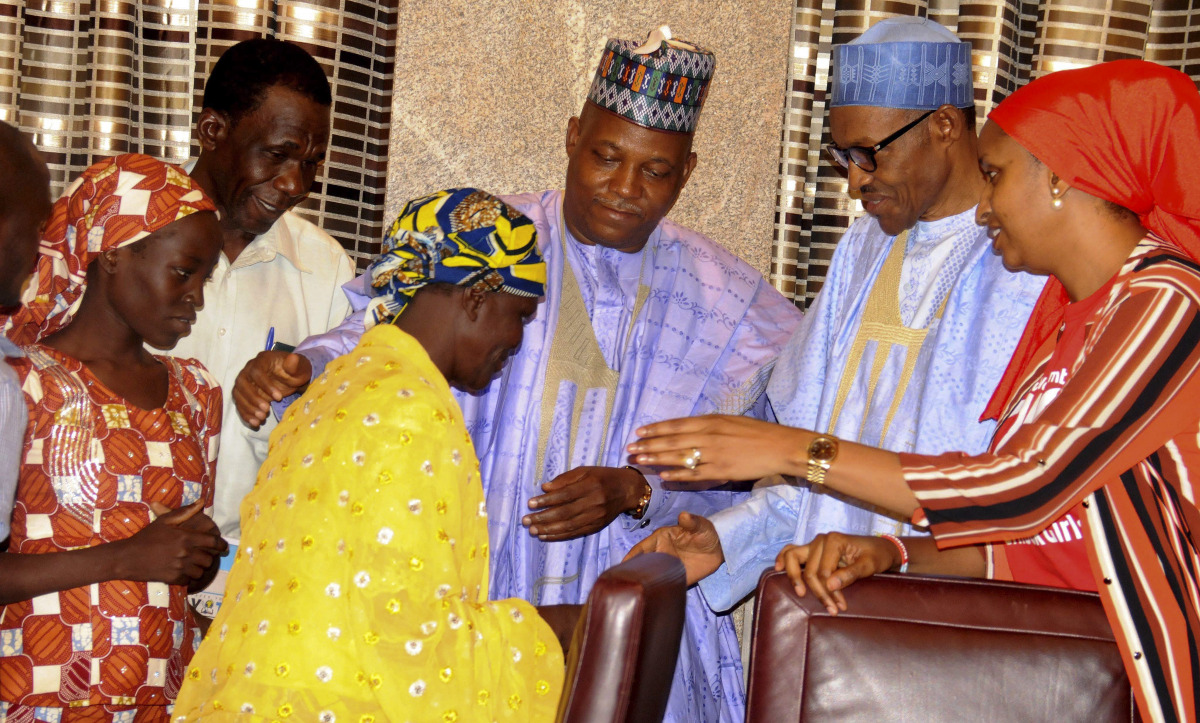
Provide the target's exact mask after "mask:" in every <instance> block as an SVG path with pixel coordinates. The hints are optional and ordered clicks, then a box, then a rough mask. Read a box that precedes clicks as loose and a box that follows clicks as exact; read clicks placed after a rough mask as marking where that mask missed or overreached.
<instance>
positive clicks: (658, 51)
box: [588, 25, 717, 133]
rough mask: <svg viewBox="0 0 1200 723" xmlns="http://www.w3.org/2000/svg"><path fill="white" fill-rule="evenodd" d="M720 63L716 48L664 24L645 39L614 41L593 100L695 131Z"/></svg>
mask: <svg viewBox="0 0 1200 723" xmlns="http://www.w3.org/2000/svg"><path fill="white" fill-rule="evenodd" d="M716 65H717V61H716V58H715V57H713V54H712V53H710V52H709V51H707V50H705V49H704V48H701V47H700V46H698V45H695V44H693V43H689V42H686V41H682V40H675V39H672V38H671V30H670V28H668V27H667V26H665V25H664V26H662V27H661V28H658V29H657V30H654V31H652V32H651V33H650V36H649V38H648V39H647V40H646V42H644V43H638V42H637V41H634V40H609V41H608V42H607V43H606V44H605V45H604V53H603V54H601V56H600V65H599V66H597V68H596V77H595V78H594V79H593V80H592V87H591V89H590V90H589V91H588V100H589V101H591V102H592V103H595V104H596V105H598V106H600V107H601V108H604V109H605V110H609V111H612V112H613V113H616V114H617V115H619V116H622V117H623V118H625V119H627V120H630V121H633V122H634V123H637V124H638V125H640V126H645V127H646V128H654V129H656V130H662V131H674V132H677V133H692V132H694V131H695V130H696V123H697V122H698V121H699V119H700V109H701V107H703V105H704V99H705V98H706V97H707V96H708V86H709V83H710V82H712V76H713V71H714V70H715V68H716Z"/></svg>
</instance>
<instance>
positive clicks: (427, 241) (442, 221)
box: [363, 188, 546, 329]
mask: <svg viewBox="0 0 1200 723" xmlns="http://www.w3.org/2000/svg"><path fill="white" fill-rule="evenodd" d="M383 248H384V251H383V253H382V254H380V256H379V257H378V258H377V259H375V261H374V262H373V263H372V264H371V267H370V268H369V269H367V276H368V278H369V279H370V280H371V289H370V293H371V296H372V297H373V298H372V299H371V301H370V302H368V304H367V315H366V318H365V319H364V320H363V325H364V326H365V327H366V328H368V329H370V328H371V327H373V326H375V325H376V324H383V323H387V322H390V321H393V320H394V319H395V318H396V317H397V316H399V314H400V312H401V311H403V310H404V307H405V306H407V305H408V302H409V301H411V300H412V298H413V296H415V295H416V293H417V291H419V290H420V289H421V288H422V287H423V286H425V285H427V284H431V283H446V284H455V285H457V286H467V287H475V286H478V287H481V288H483V289H484V290H486V291H506V292H508V293H510V294H516V295H517V296H532V297H538V296H541V295H542V294H543V293H544V292H545V287H546V263H545V262H544V261H543V260H542V254H541V252H540V251H539V250H538V247H537V230H536V228H535V227H534V225H533V221H531V220H529V218H528V217H527V216H525V215H524V214H522V213H520V212H518V211H517V210H515V209H513V208H512V207H511V206H509V205H508V204H506V203H504V202H503V201H501V200H500V199H498V198H496V197H495V196H493V195H491V194H490V193H487V192H486V191H480V190H479V189H477V188H451V189H448V190H445V191H437V192H436V193H432V194H430V195H428V196H423V197H421V198H417V199H413V200H412V201H409V202H408V203H407V204H405V206H404V209H403V210H401V211H400V215H399V216H398V217H397V218H396V220H395V221H394V222H393V223H392V227H391V228H390V229H388V232H387V234H386V235H385V236H384V239H383Z"/></svg>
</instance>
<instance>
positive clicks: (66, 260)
mask: <svg viewBox="0 0 1200 723" xmlns="http://www.w3.org/2000/svg"><path fill="white" fill-rule="evenodd" d="M216 210H217V207H216V206H215V205H214V204H213V202H212V201H211V200H210V199H209V198H208V196H206V195H204V191H202V190H201V189H200V186H199V185H198V184H197V183H196V182H195V181H193V180H192V179H191V177H189V176H188V175H187V174H186V173H184V172H183V170H182V169H180V168H179V167H178V166H172V165H171V164H169V163H164V162H162V161H159V160H157V159H155V158H151V157H150V156H143V155H139V154H127V155H122V156H114V157H112V158H106V159H104V160H102V161H99V162H97V163H95V164H93V165H92V166H91V167H89V168H88V169H87V170H86V171H84V172H83V174H82V175H81V176H80V177H79V178H77V179H76V180H75V182H74V183H72V184H71V187H70V188H68V189H67V192H66V193H64V194H63V196H62V197H61V198H59V199H58V201H56V202H55V204H54V208H53V209H52V210H51V212H50V219H49V220H48V221H47V222H46V230H45V231H43V232H42V241H41V245H40V246H39V248H38V261H37V272H36V278H35V281H34V283H36V296H34V298H33V299H31V300H28V301H27V303H26V304H25V305H24V306H23V307H22V308H21V309H20V310H19V311H17V312H16V313H14V314H13V315H12V316H11V317H9V318H7V319H4V333H5V335H6V336H8V338H9V339H11V340H12V341H13V342H14V343H16V344H19V345H26V344H32V343H34V342H36V341H38V340H39V339H42V338H44V337H46V336H48V335H50V334H52V333H54V332H55V331H58V330H59V329H61V328H63V327H64V326H66V325H67V324H68V323H69V322H70V320H71V318H72V317H73V316H74V315H75V311H76V310H77V309H78V308H79V300H80V298H81V297H82V296H83V290H84V286H85V285H86V283H87V267H88V264H89V263H91V261H92V259H93V258H95V257H96V256H97V255H98V254H100V253H101V252H102V251H107V250H109V249H115V248H119V247H121V246H125V245H127V244H131V243H133V242H134V241H138V240H140V239H143V238H145V237H147V236H149V235H150V234H152V233H154V232H155V231H158V230H159V229H161V228H163V227H164V226H167V225H169V224H172V223H174V222H175V221H178V220H179V219H181V218H184V217H185V216H190V215H191V214H193V213H197V212H199V211H216ZM27 293H28V292H27Z"/></svg>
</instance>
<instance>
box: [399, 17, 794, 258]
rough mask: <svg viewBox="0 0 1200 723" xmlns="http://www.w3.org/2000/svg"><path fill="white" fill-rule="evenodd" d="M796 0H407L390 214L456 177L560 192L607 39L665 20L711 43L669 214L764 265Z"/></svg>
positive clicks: (494, 187) (459, 181)
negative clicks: (687, 174) (699, 111)
mask: <svg viewBox="0 0 1200 723" xmlns="http://www.w3.org/2000/svg"><path fill="white" fill-rule="evenodd" d="M791 9H792V4H791V2H789V1H788V0H671V1H667V0H648V1H646V2H641V3H613V2H600V1H599V0H517V1H516V2H507V3H480V2H479V1H478V0H406V1H405V2H403V3H402V4H401V9H400V16H399V19H398V27H399V30H398V38H397V42H396V79H395V85H394V87H395V97H394V100H393V105H392V130H391V138H390V147H389V164H388V188H387V216H388V218H391V217H393V216H394V215H395V214H396V213H397V212H398V211H399V209H400V207H401V205H402V204H403V203H404V202H405V201H406V200H408V199H409V198H412V197H414V196H418V195H421V194H423V193H426V192H428V191H431V190H434V189H438V188H445V187H449V186H456V185H459V186H461V185H473V186H478V187H481V188H484V189H487V190H489V191H493V192H496V193H517V192H524V191H535V190H542V189H546V188H560V187H561V186H562V183H563V174H564V172H565V170H566V153H565V151H564V150H563V140H564V136H565V132H566V124H567V119H568V118H570V117H571V116H572V115H574V114H576V113H578V112H579V108H580V107H581V106H582V104H583V101H584V98H585V97H586V96H587V91H588V87H589V86H590V84H591V79H592V75H593V73H594V71H595V64H596V62H597V60H598V59H599V56H600V52H601V50H602V48H603V46H604V42H605V40H606V39H607V38H609V37H619V38H630V39H637V40H641V39H642V38H644V37H645V35H646V33H647V32H648V31H649V30H651V29H652V28H654V27H656V26H658V25H660V24H664V23H665V24H668V25H670V26H671V29H672V30H673V32H674V34H675V36H676V37H679V38H683V39H686V40H690V41H692V42H695V43H698V44H700V45H703V46H705V47H707V48H708V49H710V50H712V51H713V52H714V53H715V54H716V56H717V71H716V79H715V81H714V83H713V85H712V88H711V90H710V93H709V96H708V101H707V103H706V104H705V109H704V114H703V115H702V116H701V120H700V126H699V130H698V131H697V134H696V141H695V146H694V150H695V151H696V153H697V155H698V156H699V159H700V160H699V164H698V165H697V167H696V171H695V172H694V173H693V174H692V180H691V182H690V183H689V184H688V186H687V188H686V189H684V192H683V194H682V195H681V196H680V199H679V202H678V204H677V205H676V206H675V209H674V210H673V211H672V212H671V218H673V219H674V220H675V221H677V222H679V223H682V224H684V225H686V226H690V227H692V228H695V229H697V230H699V231H701V232H703V233H706V234H708V235H709V236H711V237H712V238H714V239H716V240H717V241H719V242H721V243H722V244H724V245H725V246H726V247H727V248H729V249H730V250H732V251H734V252H735V253H737V254H738V255H740V256H741V257H742V258H744V259H746V260H747V261H748V262H750V263H751V264H752V265H753V266H754V267H755V268H757V269H759V270H761V271H764V272H765V271H766V270H767V268H768V264H769V260H770V254H771V236H772V229H773V221H774V208H775V189H776V184H777V182H778V174H779V152H780V151H779V147H780V146H779V139H780V129H781V125H782V117H783V106H782V104H783V95H784V87H785V85H786V75H787V60H788V58H787V53H788V51H789V48H790V47H791V44H790V40H789V37H788V34H789V30H790V25H789V23H790V17H791Z"/></svg>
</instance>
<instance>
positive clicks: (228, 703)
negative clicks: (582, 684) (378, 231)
mask: <svg viewBox="0 0 1200 723" xmlns="http://www.w3.org/2000/svg"><path fill="white" fill-rule="evenodd" d="M385 247H387V248H390V249H391V250H390V251H388V252H385V254H384V255H383V256H382V257H381V258H380V259H379V260H377V261H376V262H375V264H374V265H373V266H372V267H371V270H370V271H369V272H368V273H370V274H371V279H372V287H373V291H374V293H375V295H376V297H375V298H374V299H373V300H372V303H371V305H370V307H369V308H368V318H367V322H366V323H367V325H368V327H373V328H370V329H369V331H368V332H367V334H366V335H365V336H364V337H363V339H362V341H361V342H360V343H359V345H358V347H357V348H355V350H354V351H353V352H351V353H350V354H348V355H346V356H344V357H341V358H339V359H338V360H336V361H334V362H333V363H331V364H330V365H329V367H328V368H327V369H326V371H325V373H324V374H322V375H321V376H320V377H319V378H317V379H316V380H314V382H313V383H312V385H311V386H310V387H309V389H308V391H307V392H306V393H305V395H304V396H303V397H302V398H301V399H300V400H299V401H298V402H296V403H295V404H293V405H292V406H291V408H290V409H289V411H288V412H287V415H286V417H285V418H284V420H283V421H282V423H281V424H280V425H279V427H278V429H276V431H275V432H274V434H273V435H272V438H271V450H270V453H269V455H268V458H267V461H266V463H265V464H264V465H263V468H262V469H261V470H260V471H259V477H258V482H257V485H256V487H255V488H254V490H253V491H252V492H251V493H250V494H249V495H248V496H247V497H246V499H245V501H244V502H243V503H242V530H243V537H242V540H241V546H240V548H239V551H238V553H237V554H238V557H237V559H236V561H235V562H234V565H233V569H232V571H231V572H230V576H229V580H228V584H227V588H226V598H225V604H224V605H222V607H221V610H220V612H219V613H218V615H217V618H216V620H215V621H214V622H213V625H212V628H211V629H210V631H209V635H208V637H207V638H206V639H205V641H204V642H203V643H202V644H201V646H200V649H199V651H198V652H197V654H196V657H195V659H194V660H193V663H192V666H191V667H190V669H189V670H188V674H187V676H186V681H185V684H184V687H183V690H182V691H181V692H180V695H179V699H178V703H177V705H176V709H175V714H176V720H177V721H181V720H231V719H235V718H236V719H238V720H279V721H289V720H304V721H312V720H316V721H321V722H322V723H372V722H375V723H381V722H382V721H393V720H394V721H407V720H412V721H493V720H512V721H540V720H552V719H553V717H554V714H555V710H556V707H557V702H558V697H559V693H560V691H561V688H562V679H563V655H562V649H561V647H560V645H559V643H558V641H557V639H556V638H555V635H554V633H553V631H552V630H551V629H550V627H549V626H548V625H547V624H546V623H545V622H544V621H543V620H542V619H541V618H540V617H539V616H538V614H537V612H536V611H535V610H534V608H533V607H532V606H531V605H529V604H528V603H526V602H524V601H521V600H501V601H495V602H490V601H488V530H487V515H486V512H485V510H484V502H483V489H482V485H481V482H480V477H479V464H478V461H477V459H476V456H475V451H474V448H473V447H472V445H471V440H470V438H469V437H468V435H467V430H466V428H465V426H464V424H463V421H462V414H461V412H460V410H459V408H458V405H457V404H456V402H455V401H454V398H453V397H452V396H451V393H450V384H456V385H458V386H461V387H464V388H468V389H476V388H480V387H483V386H486V384H487V383H488V381H489V380H490V379H491V378H492V377H493V376H495V374H496V373H497V372H498V371H499V369H500V367H501V366H502V365H503V363H504V361H505V359H507V357H508V355H509V353H511V351H512V350H513V349H515V348H516V347H517V346H518V345H519V344H520V341H521V335H522V329H523V326H524V322H525V321H526V320H527V319H528V317H529V316H531V315H532V314H533V312H534V310H535V309H536V301H537V297H539V296H541V294H542V291H543V283H544V279H545V266H544V264H543V262H542V260H541V256H540V254H539V253H538V251H537V246H536V238H535V232H534V228H533V224H532V222H530V221H529V220H528V219H527V218H525V217H524V216H522V215H520V214H519V213H517V212H516V211H513V210H512V209H510V208H508V207H507V206H505V205H504V204H503V203H502V202H500V201H499V200H497V199H495V198H494V197H492V196H490V195H488V194H486V193H483V192H481V191H476V190H474V189H456V190H451V191H442V192H439V193H436V194H433V195H431V196H428V197H425V198H421V199H417V200H415V201H412V202H410V203H409V204H408V205H407V206H406V207H405V209H404V211H403V212H402V213H401V216H400V218H399V219H397V221H396V222H395V224H393V226H392V229H391V231H390V232H389V234H388V238H387V239H386V241H385ZM401 312H402V313H401Z"/></svg>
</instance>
